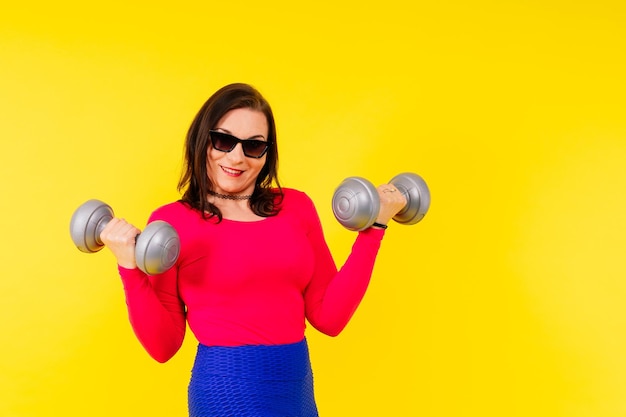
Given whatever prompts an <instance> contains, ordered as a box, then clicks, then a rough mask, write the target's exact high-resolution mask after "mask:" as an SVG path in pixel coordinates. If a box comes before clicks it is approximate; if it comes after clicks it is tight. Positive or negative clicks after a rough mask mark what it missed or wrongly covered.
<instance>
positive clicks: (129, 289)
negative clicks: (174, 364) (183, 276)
mask: <svg viewBox="0 0 626 417" xmlns="http://www.w3.org/2000/svg"><path fill="white" fill-rule="evenodd" d="M118 270H119V273H120V276H121V278H122V283H123V285H124V294H125V296H126V306H127V309H128V317H129V320H130V324H131V326H132V328H133V331H134V332H135V335H136V336H137V339H138V340H139V342H140V343H141V344H142V346H143V347H144V349H145V350H146V351H147V352H148V353H149V354H150V356H152V358H154V359H155V360H156V361H158V362H161V363H163V362H167V361H168V360H169V359H171V358H172V357H173V356H174V355H175V354H176V352H178V350H179V349H180V347H181V346H182V343H183V339H184V337H185V330H186V314H185V306H184V303H183V302H182V300H181V298H180V296H179V295H178V284H177V281H178V280H177V270H178V268H177V266H176V265H174V267H172V268H171V269H170V270H169V271H166V272H165V273H163V274H160V275H154V276H148V275H146V274H145V273H144V272H142V271H141V270H140V269H138V268H135V269H125V268H123V267H120V266H118Z"/></svg>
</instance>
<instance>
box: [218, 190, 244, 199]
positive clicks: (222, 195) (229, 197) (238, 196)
mask: <svg viewBox="0 0 626 417" xmlns="http://www.w3.org/2000/svg"><path fill="white" fill-rule="evenodd" d="M209 195H212V196H213V197H217V198H223V199H224V200H250V199H251V198H252V194H250V195H231V194H220V193H216V192H215V191H211V190H209Z"/></svg>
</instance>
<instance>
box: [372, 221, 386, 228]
mask: <svg viewBox="0 0 626 417" xmlns="http://www.w3.org/2000/svg"><path fill="white" fill-rule="evenodd" d="M372 227H375V228H377V229H386V228H387V225H386V224H382V223H378V222H374V223H372Z"/></svg>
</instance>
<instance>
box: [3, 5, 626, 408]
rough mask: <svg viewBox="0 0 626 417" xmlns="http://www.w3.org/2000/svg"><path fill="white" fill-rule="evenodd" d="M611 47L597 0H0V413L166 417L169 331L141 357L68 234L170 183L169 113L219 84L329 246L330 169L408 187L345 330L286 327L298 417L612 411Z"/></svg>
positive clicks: (96, 263) (616, 300) (118, 291)
mask: <svg viewBox="0 0 626 417" xmlns="http://www.w3.org/2000/svg"><path fill="white" fill-rule="evenodd" d="M625 41H626V6H624V3H623V2H622V1H604V0H594V1H577V0H573V1H572V0H569V1H556V0H548V1H533V0H531V1H521V0H518V1H504V2H503V1H496V0H478V1H473V2H469V1H463V0H451V1H446V2H431V1H421V0H420V1H401V2H357V1H347V2H340V1H326V0H323V1H320V2H304V3H301V2H292V1H289V2H287V1H285V2H271V1H268V2H260V1H255V2H251V1H247V0H246V1H241V2H228V1H220V2H207V1H194V2H186V1H180V2H167V3H166V2H163V3H159V2H147V1H138V2H133V1H123V2H122V1H112V2H105V3H95V4H90V3H85V2H75V3H72V2H63V1H61V2H44V1H32V2H29V1H24V2H12V4H5V5H3V7H2V12H1V13H0V140H1V144H2V147H1V152H0V178H2V180H1V183H0V184H1V188H0V191H1V200H0V208H1V214H2V215H1V217H0V231H1V232H2V239H1V243H0V257H1V258H0V259H1V262H2V268H3V271H2V278H1V279H0V313H1V315H0V317H1V318H0V322H1V324H0V326H1V328H0V330H1V331H0V337H1V340H0V416H3V417H4V416H6V417H31V416H32V417H35V416H37V417H40V416H85V415H88V416H120V417H122V416H152V417H157V416H168V417H171V416H183V415H185V413H186V386H187V382H188V378H189V370H190V368H191V361H192V359H193V354H194V349H195V342H194V340H193V339H192V338H191V337H188V338H187V339H186V342H185V345H184V346H183V349H182V350H181V352H180V353H179V354H178V355H177V356H176V357H175V358H174V359H172V360H171V361H170V362H168V363H167V364H164V365H161V364H157V363H156V362H154V361H152V359H150V358H149V357H148V355H147V354H146V353H145V352H144V351H143V350H142V348H141V346H140V345H139V343H138V342H137V341H136V339H135V338H134V335H133V333H132V330H131V329H130V325H129V324H128V321H127V318H126V310H125V305H124V299H123V294H122V288H121V284H120V281H119V279H118V278H117V275H116V270H115V265H114V259H113V257H112V256H111V255H110V254H109V253H108V252H106V251H103V252H101V253H98V254H95V255H86V254H82V253H80V252H78V250H77V249H76V248H75V247H73V244H72V242H71V240H70V238H69V232H68V225H69V219H70V217H71V214H72V212H73V211H74V209H75V208H76V207H77V206H78V205H79V204H80V203H82V202H83V201H85V200H86V199H88V198H99V199H102V200H104V201H106V202H108V203H109V204H111V205H112V206H113V208H114V209H115V211H116V214H118V215H120V216H122V217H125V218H127V219H128V220H130V221H132V222H134V223H136V224H137V225H139V226H140V227H142V226H143V225H144V224H145V220H146V218H147V216H148V214H149V213H150V211H151V210H153V209H154V208H156V207H157V206H159V205H161V204H164V203H167V202H169V201H172V200H174V199H177V198H178V197H179V195H178V193H177V192H176V183H177V180H178V175H179V173H180V168H181V160H182V158H181V157H182V143H183V138H184V135H185V133H186V129H187V127H188V125H189V123H190V122H191V119H192V117H193V116H194V115H195V113H196V111H197V110H198V109H199V107H200V106H201V104H202V103H203V102H204V101H205V100H206V98H207V97H208V96H209V95H210V94H211V93H212V92H214V91H215V90H216V89H217V88H219V87H221V86H222V85H224V84H226V83H230V82H234V81H243V82H249V83H251V84H253V85H255V86H256V87H257V88H259V89H260V90H261V92H262V93H264V94H265V95H266V97H267V98H268V99H269V100H270V102H271V103H272V105H273V107H274V111H275V115H276V119H277V123H278V134H279V145H280V158H281V160H280V178H281V180H282V183H283V185H284V186H289V187H295V188H299V189H302V190H305V191H306V192H308V193H309V194H310V195H311V197H312V198H313V199H314V200H315V202H316V204H317V207H318V210H319V212H320V216H321V217H322V221H323V224H324V228H325V232H326V235H327V238H328V242H329V244H330V246H331V249H332V250H333V253H334V254H335V256H336V259H337V262H338V263H341V262H342V261H343V259H344V258H345V256H346V255H347V253H348V251H349V248H350V245H351V243H352V241H353V240H354V237H355V235H354V234H353V233H352V232H349V231H347V230H345V229H343V228H342V227H341V226H340V225H339V224H338V223H337V222H336V221H335V219H334V218H333V216H332V212H331V208H330V201H331V198H332V193H333V191H334V188H335V186H336V185H337V184H339V182H340V181H341V180H342V179H343V178H345V177H347V176H350V175H361V176H365V177H367V178H370V179H371V180H372V181H373V182H375V183H377V184H378V183H382V182H386V181H387V180H389V179H390V178H391V177H393V176H394V175H395V174H396V173H398V172H401V171H413V172H417V173H419V174H420V175H422V176H423V177H424V178H425V179H426V181H427V182H428V185H429V186H430V189H431V192H432V206H431V210H430V212H429V213H428V215H427V217H426V218H425V219H424V220H423V221H422V222H421V223H419V224H417V225H415V226H412V227H405V226H400V225H397V224H392V225H391V226H390V228H389V230H388V233H387V235H386V237H385V240H384V242H383V248H382V250H381V253H380V257H379V260H378V263H377V266H376V269H375V272H374V277H373V281H372V284H371V287H370V289H369V292H368V294H367V296H366V298H365V300H364V302H363V304H362V305H361V307H360V309H359V311H358V312H357V314H356V315H355V317H354V319H353V321H352V322H351V323H350V325H349V326H348V328H347V329H346V330H345V332H344V333H343V334H342V335H340V336H339V337H338V338H336V339H332V338H328V337H326V336H322V335H320V334H317V333H316V332H315V331H312V330H310V331H309V332H308V337H309V342H310V345H311V352H312V353H311V354H312V361H313V366H314V372H315V380H316V395H317V399H318V403H319V409H320V411H321V415H322V416H325V417H331V416H342V417H343V416H360V415H377V416H423V417H435V416H436V417H442V416H455V417H461V416H480V417H486V416H511V417H512V416H549V417H561V416H563V417H617V416H625V415H626V301H625V300H626V256H625V255H626V216H625V214H624V213H626V197H625V195H624V190H625V189H626V117H625V114H626V113H625V110H626V101H625V97H626V94H625V93H626V83H625V80H624V74H626V59H625V52H626V51H625V47H626V44H625Z"/></svg>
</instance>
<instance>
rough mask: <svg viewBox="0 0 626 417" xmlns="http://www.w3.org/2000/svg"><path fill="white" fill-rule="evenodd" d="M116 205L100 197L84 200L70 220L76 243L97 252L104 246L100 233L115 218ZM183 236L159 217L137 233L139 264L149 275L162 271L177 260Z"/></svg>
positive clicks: (82, 249)
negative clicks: (113, 206) (103, 200)
mask: <svg viewBox="0 0 626 417" xmlns="http://www.w3.org/2000/svg"><path fill="white" fill-rule="evenodd" d="M113 217H114V215H113V209H112V208H111V206H109V205H108V204H106V203H103V202H102V201H100V200H88V201H86V202H85V203H83V204H81V205H80V206H79V207H78V208H77V209H76V211H75V212H74V214H73V215H72V219H71V220H70V235H71V237H72V241H74V244H75V245H76V247H77V248H78V249H79V250H80V251H81V252H85V253H95V252H98V251H99V250H100V249H102V248H103V247H104V243H102V240H101V239H100V233H102V230H104V228H105V226H106V225H107V224H108V223H109V221H111V219H113ZM179 251H180V239H179V237H178V233H176V230H174V228H173V227H172V226H171V225H170V224H169V223H167V222H164V221H162V220H156V221H154V222H151V223H150V224H148V225H147V226H146V228H145V229H144V231H143V232H141V233H140V234H139V235H137V238H136V243H135V258H136V261H137V267H138V268H139V269H141V270H142V271H143V272H145V273H146V274H148V275H155V274H160V273H163V272H165V271H167V270H168V269H170V268H171V267H172V266H174V263H176V260H177V259H178V254H179Z"/></svg>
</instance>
